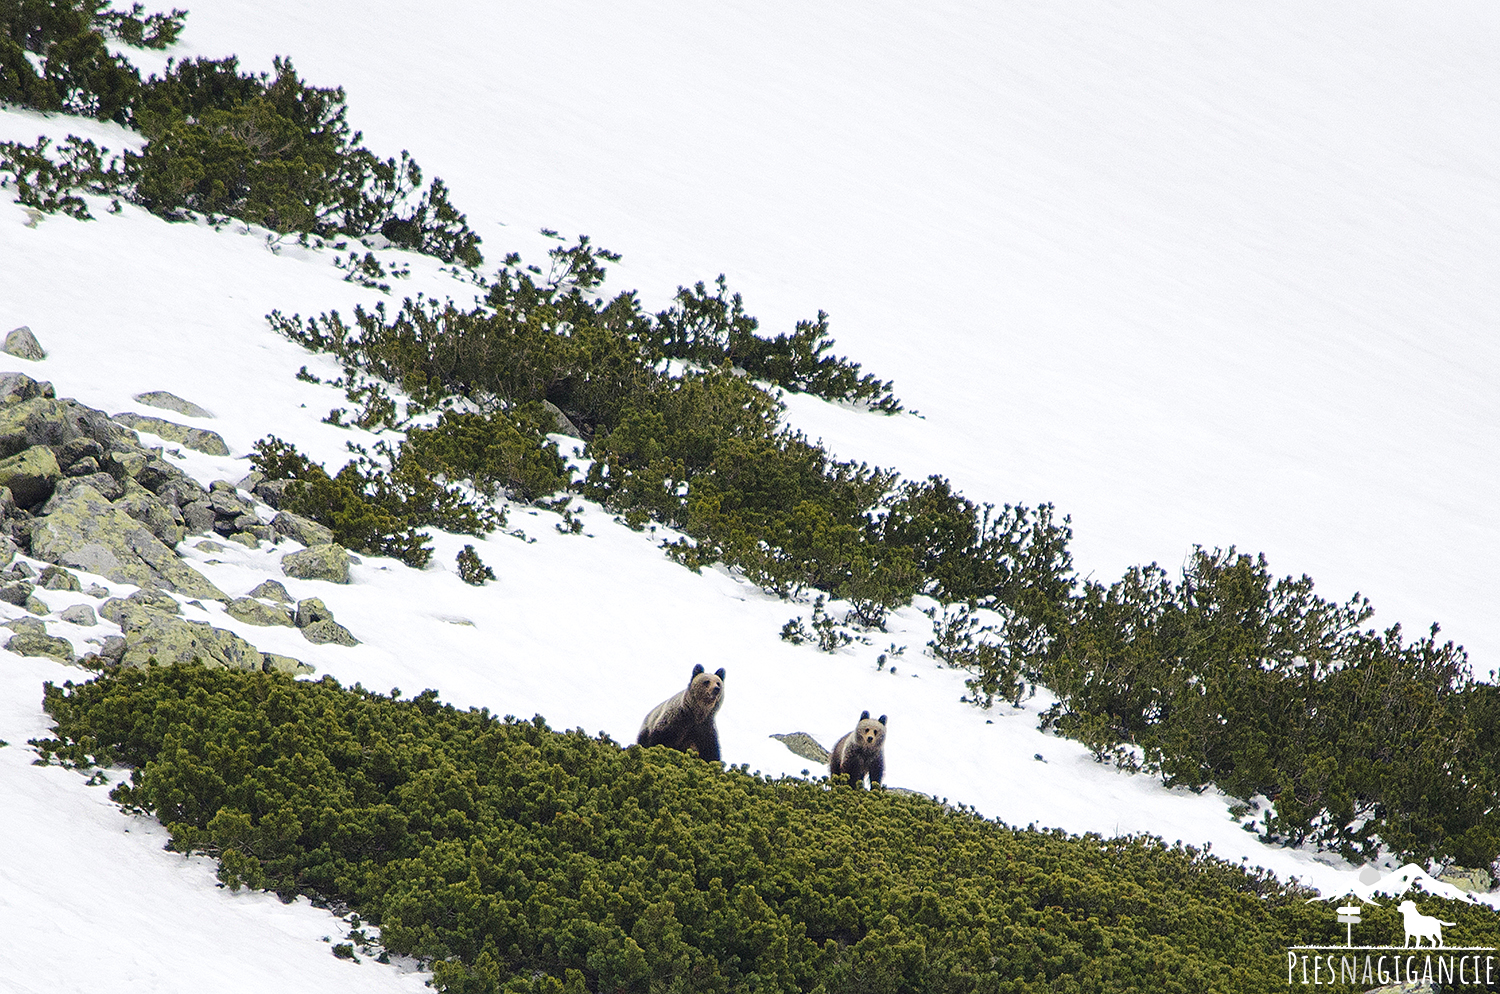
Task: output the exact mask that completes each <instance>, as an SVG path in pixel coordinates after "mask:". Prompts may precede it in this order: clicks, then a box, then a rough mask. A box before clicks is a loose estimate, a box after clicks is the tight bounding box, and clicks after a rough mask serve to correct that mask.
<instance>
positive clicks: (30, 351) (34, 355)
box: [4, 324, 47, 362]
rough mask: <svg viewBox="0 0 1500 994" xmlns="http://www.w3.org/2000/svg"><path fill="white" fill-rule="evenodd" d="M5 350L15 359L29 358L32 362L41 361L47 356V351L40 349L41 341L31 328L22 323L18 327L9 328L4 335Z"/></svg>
mask: <svg viewBox="0 0 1500 994" xmlns="http://www.w3.org/2000/svg"><path fill="white" fill-rule="evenodd" d="M4 348H5V351H6V352H8V353H9V354H11V355H13V356H15V357H16V358H17V359H29V360H30V361H32V362H41V361H42V360H43V359H45V358H47V353H46V352H45V351H44V350H43V349H42V343H41V342H38V341H37V340H36V336H35V335H33V334H32V333H31V329H30V328H28V327H26V326H25V325H24V324H23V325H21V327H19V328H14V329H12V330H11V332H10V334H8V335H6V336H5V346H4Z"/></svg>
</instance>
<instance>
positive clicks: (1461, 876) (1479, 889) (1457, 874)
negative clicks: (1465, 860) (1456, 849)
mask: <svg viewBox="0 0 1500 994" xmlns="http://www.w3.org/2000/svg"><path fill="white" fill-rule="evenodd" d="M1438 879H1439V880H1441V881H1442V882H1443V883H1445V884H1452V885H1453V886H1455V887H1457V888H1458V889H1459V890H1462V891H1468V892H1469V893H1470V894H1487V893H1489V890H1490V887H1491V886H1493V883H1494V882H1493V880H1492V879H1491V878H1490V871H1489V869H1488V868H1487V867H1479V868H1477V869H1472V870H1470V869H1465V868H1464V867H1462V866H1450V867H1448V869H1446V870H1444V871H1443V872H1442V874H1441V875H1440V876H1439V877H1438Z"/></svg>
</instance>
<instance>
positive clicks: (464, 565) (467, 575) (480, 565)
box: [458, 545, 495, 587]
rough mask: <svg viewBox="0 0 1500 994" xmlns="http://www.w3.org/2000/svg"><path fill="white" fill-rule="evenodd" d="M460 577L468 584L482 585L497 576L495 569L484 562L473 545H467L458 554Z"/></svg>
mask: <svg viewBox="0 0 1500 994" xmlns="http://www.w3.org/2000/svg"><path fill="white" fill-rule="evenodd" d="M458 577H459V579H460V580H463V581H464V582H465V583H467V584H471V585H472V586H475V587H482V586H484V585H485V584H486V583H488V582H489V581H490V580H493V579H494V578H495V571H494V570H492V569H490V568H489V567H488V566H486V565H485V564H484V560H483V559H480V558H479V553H478V552H475V551H474V547H473V546H472V545H466V546H464V547H463V549H462V550H461V551H460V552H459V554H458Z"/></svg>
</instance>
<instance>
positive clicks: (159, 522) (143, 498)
mask: <svg viewBox="0 0 1500 994" xmlns="http://www.w3.org/2000/svg"><path fill="white" fill-rule="evenodd" d="M123 489H124V491H125V493H124V494H123V495H122V496H121V497H120V499H119V500H117V501H115V502H114V505H115V507H118V508H120V509H121V510H122V511H124V512H125V513H126V514H128V515H130V516H131V517H132V518H134V519H135V520H137V521H139V522H140V523H141V524H143V525H145V526H146V527H147V528H149V529H151V534H153V535H155V536H156V537H157V538H159V539H161V540H162V541H163V542H164V543H166V544H167V545H169V546H174V545H176V544H177V543H178V542H181V541H182V540H183V539H184V538H186V537H187V528H186V527H185V526H183V525H182V524H181V523H180V522H179V521H178V518H180V517H181V516H182V512H180V511H178V512H177V514H176V515H175V516H174V515H173V513H172V512H173V511H174V510H176V509H175V508H169V507H168V505H166V504H164V503H162V502H161V501H160V500H158V499H157V497H156V495H155V494H153V493H152V492H151V491H149V490H147V489H146V488H145V487H143V486H141V485H140V484H139V483H137V482H136V481H134V480H130V479H127V480H126V481H125V483H124V485H123Z"/></svg>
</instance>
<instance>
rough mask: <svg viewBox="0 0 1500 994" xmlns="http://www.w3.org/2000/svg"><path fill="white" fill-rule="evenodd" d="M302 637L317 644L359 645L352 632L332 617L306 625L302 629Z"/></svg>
mask: <svg viewBox="0 0 1500 994" xmlns="http://www.w3.org/2000/svg"><path fill="white" fill-rule="evenodd" d="M302 637H303V638H305V639H307V640H308V641H309V642H313V643H316V644H318V645H330V644H331V645H359V639H357V638H355V637H354V633H353V632H351V631H349V629H347V628H345V627H344V626H343V625H341V624H339V623H338V622H337V621H334V620H333V619H332V618H329V619H327V620H325V621H315V622H313V623H312V624H311V625H308V626H307V627H306V628H304V629H302Z"/></svg>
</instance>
